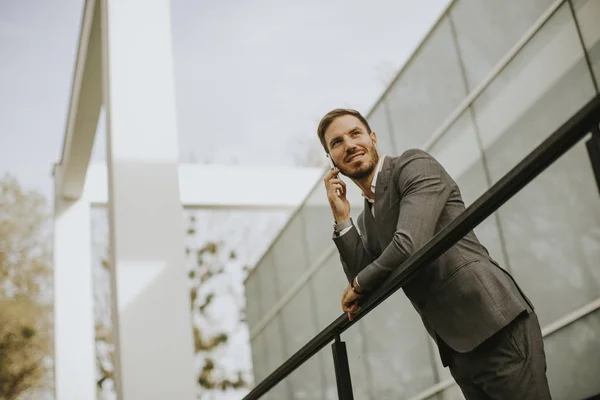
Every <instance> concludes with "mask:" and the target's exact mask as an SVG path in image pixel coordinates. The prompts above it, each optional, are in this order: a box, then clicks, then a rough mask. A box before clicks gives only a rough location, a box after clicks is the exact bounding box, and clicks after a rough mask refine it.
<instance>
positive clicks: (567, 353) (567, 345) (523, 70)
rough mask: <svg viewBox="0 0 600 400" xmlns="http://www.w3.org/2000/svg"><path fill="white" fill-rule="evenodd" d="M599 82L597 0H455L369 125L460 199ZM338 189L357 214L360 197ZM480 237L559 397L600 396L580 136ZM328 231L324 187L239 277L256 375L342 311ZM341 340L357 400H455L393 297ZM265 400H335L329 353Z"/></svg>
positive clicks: (592, 239) (473, 193) (591, 210)
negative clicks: (417, 157)
mask: <svg viewBox="0 0 600 400" xmlns="http://www.w3.org/2000/svg"><path fill="white" fill-rule="evenodd" d="M599 80H600V1H598V0H572V1H552V0H528V1H522V0H488V1H481V0H456V1H452V2H450V4H449V6H448V8H447V9H446V10H445V12H444V13H443V14H442V16H441V17H440V19H439V20H438V22H437V23H436V24H435V26H434V27H433V28H432V29H431V31H430V32H429V34H428V35H427V36H426V38H425V40H424V41H423V42H422V43H421V44H420V46H419V47H418V48H417V50H416V51H415V52H414V54H413V55H412V56H411V58H410V59H409V60H408V61H407V63H406V64H405V65H404V67H403V68H402V69H401V71H400V72H399V74H398V76H397V77H396V78H395V80H394V81H393V82H392V83H391V85H390V86H389V88H388V89H387V90H386V91H385V93H383V95H382V96H381V98H380V99H379V100H378V102H377V103H376V104H375V106H374V107H373V108H372V110H371V111H370V112H369V113H368V120H369V122H370V124H371V125H372V128H373V130H375V131H376V132H377V135H378V138H379V143H380V144H379V146H378V147H379V149H380V151H382V152H383V153H384V154H387V155H392V156H395V155H399V154H401V153H402V152H403V151H404V150H406V149H409V148H415V147H416V148H421V149H424V150H426V151H429V152H430V153H431V154H433V155H434V156H435V157H436V158H437V159H438V160H439V161H440V162H441V163H442V165H444V167H445V168H446V169H447V170H448V172H449V173H450V174H451V175H452V176H453V177H454V179H455V180H456V181H457V182H458V184H459V186H460V188H461V191H462V193H463V197H464V200H465V202H466V203H467V205H469V204H471V203H472V202H473V201H474V200H475V199H477V198H478V197H479V196H480V195H481V194H483V193H484V192H485V191H486V190H487V189H488V188H490V186H491V185H493V184H494V183H496V182H497V181H498V180H499V179H500V178H501V177H502V176H503V175H504V174H505V173H506V172H508V171H509V170H510V169H511V168H513V167H514V166H515V165H516V164H517V163H518V162H519V161H521V160H522V159H523V158H524V157H525V156H526V155H527V154H528V153H529V152H530V151H531V150H533V149H534V148H535V147H536V146H538V145H539V144H540V143H541V142H542V141H543V140H544V139H545V138H547V137H548V136H549V135H550V134H551V133H552V132H553V131H554V130H555V129H556V128H557V127H559V126H560V125H561V124H563V123H564V122H565V121H566V120H567V119H568V118H569V117H571V116H572V115H573V114H574V113H575V112H577V111H578V110H579V109H580V108H581V107H582V106H583V105H584V104H586V103H587V102H588V101H589V100H591V99H592V98H593V97H594V96H595V95H596V94H597V93H598V81H599ZM324 111H328V110H324ZM315 140H316V139H315ZM348 188H349V197H350V201H351V204H352V211H353V216H354V218H356V216H357V215H358V213H359V212H360V211H361V209H362V206H363V202H362V197H361V196H360V193H359V192H358V190H357V189H356V188H355V187H354V185H348ZM475 231H476V234H477V235H478V237H479V238H480V240H481V241H482V242H483V243H484V245H486V246H487V247H488V249H489V250H490V253H491V254H492V256H493V257H494V258H495V259H497V260H498V261H499V262H500V263H501V265H503V266H504V267H505V268H506V269H508V270H509V271H510V272H511V273H512V274H513V275H514V276H515V278H516V279H517V281H518V282H519V283H520V285H521V286H522V287H523V288H524V290H525V291H526V293H527V294H528V296H529V297H530V299H531V300H532V301H533V303H534V305H535V306H536V308H537V313H538V316H539V319H540V322H541V324H542V328H543V330H544V334H545V339H544V340H545V346H546V354H547V361H548V372H547V374H548V378H549V381H550V386H551V391H552V393H553V396H554V398H556V399H574V398H585V397H586V396H590V395H592V394H597V393H600V380H599V379H598V374H599V372H600V308H599V302H600V262H599V261H598V260H600V197H599V195H598V188H597V187H596V184H595V180H594V176H593V172H592V169H591V164H590V162H589V159H588V155H587V152H586V149H585V145H584V143H583V142H582V143H579V144H578V145H577V146H575V147H574V148H572V149H571V150H570V151H569V152H568V153H567V154H565V155H564V156H563V157H561V158H560V159H559V160H558V161H557V162H556V163H554V164H553V165H552V166H551V167H550V168H549V169H547V170H546V171H545V172H543V173H542V174H541V175H540V176H539V177H538V178H536V179H535V180H534V181H533V182H532V183H530V184H529V185H528V186H527V187H525V188H524V189H523V190H522V191H521V192H519V193H518V194H517V195H516V196H515V197H514V198H513V199H511V200H510V201H509V202H508V203H506V204H505V205H504V206H502V207H501V208H500V209H499V211H498V212H497V213H495V214H494V215H492V216H491V217H490V218H488V219H487V220H486V221H485V222H484V223H483V224H482V225H480V226H479V227H478V228H477V229H476V230H475ZM331 236H332V216H331V211H330V209H329V206H328V203H327V199H326V195H325V191H324V187H323V184H322V181H319V182H317V183H316V185H315V188H314V190H313V191H312V193H311V194H310V195H309V196H308V198H307V199H306V201H305V202H304V204H303V205H302V207H300V209H299V210H298V211H297V212H296V213H295V215H294V216H293V217H292V218H291V219H290V221H289V222H288V224H287V225H286V226H285V227H284V228H283V229H282V231H281V233H280V234H279V235H278V237H277V238H276V239H275V240H274V242H273V243H272V245H271V246H270V247H269V249H268V250H267V251H266V253H265V254H264V256H263V257H262V258H261V259H260V261H259V263H258V264H257V265H256V267H255V268H254V270H253V271H252V272H251V273H250V275H249V276H248V278H247V280H246V283H245V286H246V297H247V320H248V323H249V326H250V330H251V345H252V358H253V365H254V378H255V382H260V381H261V380H262V379H264V378H265V377H266V376H267V375H268V374H269V373H271V372H272V371H273V370H274V369H275V368H276V367H278V366H279V365H280V364H281V363H282V362H284V361H285V360H286V359H287V358H288V357H290V356H291V355H292V354H293V353H294V352H296V351H297V350H298V349H299V348H300V347H301V346H303V345H304V344H305V343H306V342H307V341H308V340H310V339H311V338H312V337H313V336H315V335H316V334H317V333H318V332H319V331H320V330H322V329H324V328H325V327H326V326H327V325H328V324H330V323H331V322H332V321H333V320H334V319H335V318H337V317H339V316H340V315H341V308H340V296H341V293H342V290H343V289H344V288H345V286H346V285H347V281H346V280H345V276H344V273H343V271H342V267H341V264H340V261H339V256H338V253H337V250H336V249H335V247H334V245H333V241H332V240H331ZM342 340H344V341H345V342H346V345H347V348H348V357H349V361H350V370H351V374H352V384H353V388H354V397H355V398H356V399H372V400H375V399H377V400H381V399H414V398H420V399H426V398H432V399H433V398H435V399H455V398H458V399H460V398H462V395H461V393H460V390H459V389H458V388H457V387H456V386H455V385H453V384H452V381H451V379H452V378H451V376H450V373H449V371H448V370H447V369H445V368H442V366H441V363H440V361H439V357H438V353H437V349H436V347H435V345H434V344H433V342H432V341H431V339H430V338H429V336H428V335H427V333H426V331H425V328H424V327H423V325H422V322H421V320H420V318H419V317H418V315H417V313H416V311H415V310H414V309H413V307H412V305H411V304H410V302H409V301H408V299H407V298H406V297H405V296H404V294H403V293H402V292H401V291H399V292H397V293H396V294H395V295H393V296H392V297H391V298H389V299H388V300H386V301H385V302H384V303H382V304H381V305H380V306H379V307H378V308H377V309H376V310H374V311H373V312H372V313H370V314H369V315H367V316H366V317H365V318H363V319H362V320H361V321H360V322H359V323H357V324H356V325H354V326H353V327H352V328H350V329H349V330H348V331H347V332H345V333H344V334H343V335H342ZM265 398H268V399H311V400H312V399H337V391H336V384H335V376H334V368H333V361H332V355H331V349H330V347H329V346H327V347H326V348H324V349H323V350H322V351H321V352H320V353H319V354H317V355H315V356H314V357H313V358H312V359H311V360H310V361H309V362H307V363H306V364H304V365H303V366H302V367H301V368H299V369H298V370H296V371H295V372H294V373H292V374H291V375H290V376H289V377H288V378H286V380H284V381H282V382H281V383H280V384H279V385H277V386H276V387H275V388H273V389H272V390H271V391H270V392H269V394H268V395H266V396H265Z"/></svg>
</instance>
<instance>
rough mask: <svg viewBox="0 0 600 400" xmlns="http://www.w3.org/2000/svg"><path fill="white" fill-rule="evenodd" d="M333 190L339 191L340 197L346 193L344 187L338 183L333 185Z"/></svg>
mask: <svg viewBox="0 0 600 400" xmlns="http://www.w3.org/2000/svg"><path fill="white" fill-rule="evenodd" d="M331 189H332V190H339V191H340V195H341V194H343V193H345V189H344V187H343V186H342V185H340V184H338V183H335V184H333V185H331ZM336 193H337V192H336Z"/></svg>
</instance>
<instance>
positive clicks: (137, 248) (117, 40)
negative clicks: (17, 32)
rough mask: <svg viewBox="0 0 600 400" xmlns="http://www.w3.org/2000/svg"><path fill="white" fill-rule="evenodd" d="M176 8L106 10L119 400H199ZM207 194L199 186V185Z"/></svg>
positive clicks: (112, 5)
mask: <svg viewBox="0 0 600 400" xmlns="http://www.w3.org/2000/svg"><path fill="white" fill-rule="evenodd" d="M170 18H171V17H170V1H169V0H126V1H124V0H102V40H103V66H104V75H103V77H104V85H103V87H104V93H103V95H104V102H103V103H104V106H105V111H106V127H107V161H108V163H107V166H108V192H109V227H110V245H111V249H112V251H111V259H112V265H114V266H115V271H116V274H113V281H112V288H113V290H112V293H113V296H114V298H113V305H115V304H116V305H117V310H113V316H114V319H113V326H114V329H115V332H114V333H115V345H116V349H115V350H116V354H115V355H116V357H115V358H116V363H117V366H116V375H117V378H116V382H115V383H116V388H117V395H118V397H119V398H120V399H125V400H137V399H139V400H142V399H143V400H154V399H156V400H159V399H160V400H163V399H178V400H179V399H181V400H187V399H190V400H192V399H195V398H196V395H195V388H196V386H195V374H194V357H193V339H192V324H191V314H190V300H189V290H188V285H187V277H186V274H185V270H184V265H185V257H184V225H183V214H182V212H183V208H182V205H181V202H180V199H179V183H178V162H179V155H178V139H177V126H176V116H175V93H174V78H173V62H172V52H171V26H170V25H171V24H170ZM199 184H200V182H199Z"/></svg>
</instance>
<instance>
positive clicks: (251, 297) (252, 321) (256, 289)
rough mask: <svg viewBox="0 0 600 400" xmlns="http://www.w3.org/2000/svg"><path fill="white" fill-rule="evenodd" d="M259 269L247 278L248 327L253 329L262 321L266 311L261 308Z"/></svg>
mask: <svg viewBox="0 0 600 400" xmlns="http://www.w3.org/2000/svg"><path fill="white" fill-rule="evenodd" d="M259 273H260V272H259V271H255V272H254V273H252V274H251V275H250V276H248V279H247V280H246V284H245V290H246V322H247V323H248V329H249V330H250V331H252V329H253V328H254V327H255V326H256V324H257V323H258V322H259V321H260V319H261V318H262V316H263V315H264V313H262V312H261V310H260V286H259V278H258V274H259Z"/></svg>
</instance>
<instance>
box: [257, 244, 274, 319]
mask: <svg viewBox="0 0 600 400" xmlns="http://www.w3.org/2000/svg"><path fill="white" fill-rule="evenodd" d="M256 268H257V269H256V271H254V273H253V274H254V275H258V280H259V287H260V289H261V291H260V296H258V297H259V299H260V312H261V314H260V318H259V320H260V319H262V317H263V316H264V315H265V314H266V313H268V312H269V310H271V308H273V306H274V305H275V303H276V302H277V300H278V298H279V297H278V291H277V289H278V287H277V281H276V279H275V263H274V262H273V254H272V252H269V253H267V254H265V255H264V257H263V258H262V260H261V262H260V264H259V265H257V266H256Z"/></svg>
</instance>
